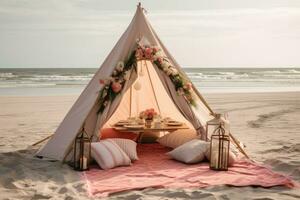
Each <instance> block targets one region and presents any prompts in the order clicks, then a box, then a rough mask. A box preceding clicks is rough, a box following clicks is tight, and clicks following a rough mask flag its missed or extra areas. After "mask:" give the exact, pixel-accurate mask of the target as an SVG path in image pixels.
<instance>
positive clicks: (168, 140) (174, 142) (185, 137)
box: [157, 129, 199, 148]
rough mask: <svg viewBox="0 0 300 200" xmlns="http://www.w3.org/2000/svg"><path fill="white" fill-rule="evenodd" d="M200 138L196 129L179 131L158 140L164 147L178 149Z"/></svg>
mask: <svg viewBox="0 0 300 200" xmlns="http://www.w3.org/2000/svg"><path fill="white" fill-rule="evenodd" d="M196 138H199V136H198V135H197V133H196V131H195V130H194V129H184V130H177V131H174V132H172V133H169V134H167V135H165V136H162V137H161V138H158V139H157V142H158V143H160V144H161V145H163V146H166V147H171V148H176V147H178V146H180V145H182V144H184V143H186V142H188V141H191V140H193V139H196Z"/></svg>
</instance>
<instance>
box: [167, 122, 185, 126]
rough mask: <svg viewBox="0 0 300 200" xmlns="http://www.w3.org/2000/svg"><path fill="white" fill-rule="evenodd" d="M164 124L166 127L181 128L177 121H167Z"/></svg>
mask: <svg viewBox="0 0 300 200" xmlns="http://www.w3.org/2000/svg"><path fill="white" fill-rule="evenodd" d="M166 124H167V125H168V126H181V125H182V123H181V122H177V121H168V122H167V123H166Z"/></svg>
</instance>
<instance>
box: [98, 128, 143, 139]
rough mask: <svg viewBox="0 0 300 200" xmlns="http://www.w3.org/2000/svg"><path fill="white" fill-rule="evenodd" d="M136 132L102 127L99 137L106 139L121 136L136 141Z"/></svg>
mask: <svg viewBox="0 0 300 200" xmlns="http://www.w3.org/2000/svg"><path fill="white" fill-rule="evenodd" d="M137 137H138V134H135V133H132V132H120V131H116V130H115V129H113V128H103V129H101V131H100V139H101V140H103V139H107V138H123V139H129V140H133V141H136V140H137Z"/></svg>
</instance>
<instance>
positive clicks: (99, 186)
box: [84, 144, 294, 197]
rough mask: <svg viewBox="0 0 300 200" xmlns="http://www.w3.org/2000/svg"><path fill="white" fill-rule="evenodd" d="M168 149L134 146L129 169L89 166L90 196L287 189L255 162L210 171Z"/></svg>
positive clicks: (281, 178) (289, 182)
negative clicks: (183, 190)
mask: <svg viewBox="0 0 300 200" xmlns="http://www.w3.org/2000/svg"><path fill="white" fill-rule="evenodd" d="M169 150H170V149H168V148H165V147H163V146H161V145H159V144H142V145H138V155H139V160H138V161H136V162H134V163H133V164H132V166H129V167H118V168H114V169H110V170H106V171H105V170H101V169H100V168H99V167H98V166H93V167H92V169H91V170H89V171H87V172H85V173H84V178H85V179H86V181H87V185H88V192H89V195H90V196H101V197H105V196H108V195H109V194H112V193H115V192H121V191H128V190H137V189H144V188H149V187H152V188H202V187H207V186H214V185H231V186H261V187H272V186H279V185H282V186H287V187H293V186H294V183H293V182H292V180H291V179H289V178H288V177H286V176H284V175H280V174H278V173H275V172H273V171H271V170H270V169H268V168H266V167H263V166H260V165H258V164H256V163H253V162H250V161H245V160H240V161H238V162H236V163H235V165H234V166H233V167H231V168H229V170H228V171H212V170H210V169H209V167H208V163H201V164H194V165H186V164H183V163H180V162H177V161H174V160H171V159H170V157H169V156H168V155H166V154H165V153H166V152H168V151H169Z"/></svg>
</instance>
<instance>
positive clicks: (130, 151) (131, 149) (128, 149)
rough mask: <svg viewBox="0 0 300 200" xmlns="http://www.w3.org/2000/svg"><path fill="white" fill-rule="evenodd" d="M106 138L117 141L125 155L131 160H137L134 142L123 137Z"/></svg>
mask: <svg viewBox="0 0 300 200" xmlns="http://www.w3.org/2000/svg"><path fill="white" fill-rule="evenodd" d="M107 140H112V141H114V142H115V143H117V145H119V147H120V148H121V149H122V150H123V151H124V152H125V153H126V154H127V156H128V157H129V158H130V159H131V160H138V159H139V158H138V156H137V153H136V145H137V144H136V142H134V141H132V140H129V139H123V138H110V139H107Z"/></svg>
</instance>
